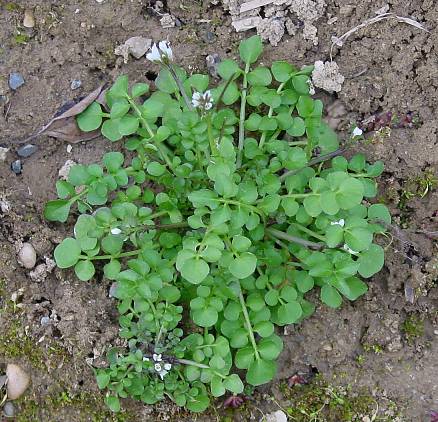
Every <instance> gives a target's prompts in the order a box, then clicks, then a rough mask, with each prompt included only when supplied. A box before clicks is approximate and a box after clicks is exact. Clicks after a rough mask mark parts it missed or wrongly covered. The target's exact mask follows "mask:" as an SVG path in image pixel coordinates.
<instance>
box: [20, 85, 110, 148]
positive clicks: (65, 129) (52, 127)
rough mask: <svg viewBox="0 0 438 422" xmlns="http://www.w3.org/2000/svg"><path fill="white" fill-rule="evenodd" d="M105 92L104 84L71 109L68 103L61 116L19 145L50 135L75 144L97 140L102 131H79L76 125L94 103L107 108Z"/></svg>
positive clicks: (56, 115) (54, 118) (74, 104)
mask: <svg viewBox="0 0 438 422" xmlns="http://www.w3.org/2000/svg"><path fill="white" fill-rule="evenodd" d="M105 91H106V89H105V84H104V85H101V86H99V88H97V89H95V90H94V91H93V92H91V93H90V94H88V95H87V96H86V97H85V98H83V99H81V100H80V101H78V102H77V103H73V105H72V106H71V107H69V106H68V103H67V106H68V108H67V110H65V111H63V112H62V113H61V114H59V112H58V113H57V114H55V117H53V118H52V120H50V122H49V123H47V124H46V125H45V126H43V127H42V128H41V129H40V130H39V131H38V132H36V133H34V134H33V135H31V136H29V137H28V138H26V139H24V140H22V141H20V142H19V143H20V144H22V143H25V142H29V141H30V140H32V139H35V138H37V137H38V136H40V135H48V136H51V137H53V138H57V139H60V140H62V141H68V142H70V143H73V144H74V143H78V142H82V141H89V140H90V139H94V138H97V137H98V136H100V130H95V131H93V132H83V131H82V130H80V129H79V126H78V125H77V123H76V116H77V115H78V114H80V113H82V112H83V111H84V110H85V109H86V108H87V107H88V106H89V105H90V104H91V103H92V102H93V101H98V102H99V103H100V104H102V105H103V106H105V105H106V104H105V97H104V93H105ZM61 110H62V108H61Z"/></svg>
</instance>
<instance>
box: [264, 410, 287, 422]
mask: <svg viewBox="0 0 438 422" xmlns="http://www.w3.org/2000/svg"><path fill="white" fill-rule="evenodd" d="M266 422H287V416H286V413H284V412H283V411H282V410H277V411H276V412H272V413H269V414H267V415H266Z"/></svg>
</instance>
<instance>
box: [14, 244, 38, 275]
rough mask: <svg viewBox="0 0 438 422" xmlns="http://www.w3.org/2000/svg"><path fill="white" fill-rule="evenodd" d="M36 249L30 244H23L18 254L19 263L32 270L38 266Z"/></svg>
mask: <svg viewBox="0 0 438 422" xmlns="http://www.w3.org/2000/svg"><path fill="white" fill-rule="evenodd" d="M36 259H37V256H36V252H35V248H34V247H33V246H32V245H31V244H30V243H23V246H22V247H21V249H20V252H18V262H19V263H20V264H21V265H22V266H23V267H24V268H27V269H29V270H30V269H32V268H33V267H35V264H36Z"/></svg>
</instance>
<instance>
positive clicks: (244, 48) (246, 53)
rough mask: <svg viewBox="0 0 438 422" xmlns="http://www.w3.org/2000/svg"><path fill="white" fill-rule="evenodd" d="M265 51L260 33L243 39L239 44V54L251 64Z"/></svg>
mask: <svg viewBox="0 0 438 422" xmlns="http://www.w3.org/2000/svg"><path fill="white" fill-rule="evenodd" d="M262 51H263V44H262V39H261V37H260V36H259V35H253V36H252V37H250V38H247V39H246V40H243V41H242V42H241V43H240V46H239V54H240V58H241V59H242V61H243V62H244V63H246V64H251V63H254V62H256V61H257V59H258V58H259V56H260V54H261V53H262Z"/></svg>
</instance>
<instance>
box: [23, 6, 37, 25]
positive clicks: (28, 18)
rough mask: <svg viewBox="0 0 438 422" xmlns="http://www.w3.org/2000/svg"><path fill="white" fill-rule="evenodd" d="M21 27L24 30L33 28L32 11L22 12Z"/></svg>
mask: <svg viewBox="0 0 438 422" xmlns="http://www.w3.org/2000/svg"><path fill="white" fill-rule="evenodd" d="M23 26H24V27H25V28H33V27H34V26H35V18H34V16H33V12H32V10H29V9H26V10H25V11H24V19H23Z"/></svg>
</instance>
